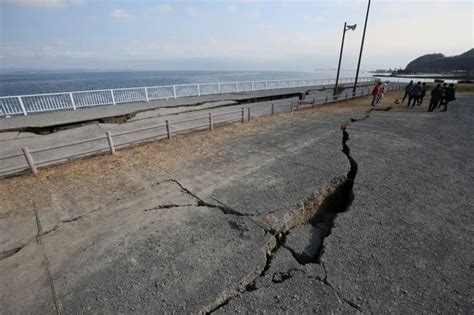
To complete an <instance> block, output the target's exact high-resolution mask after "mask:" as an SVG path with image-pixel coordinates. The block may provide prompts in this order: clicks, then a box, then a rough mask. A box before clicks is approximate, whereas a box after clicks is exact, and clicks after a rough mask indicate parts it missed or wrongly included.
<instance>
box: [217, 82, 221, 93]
mask: <svg viewBox="0 0 474 315" xmlns="http://www.w3.org/2000/svg"><path fill="white" fill-rule="evenodd" d="M217 85H218V87H219V94H221V84H220V83H217Z"/></svg>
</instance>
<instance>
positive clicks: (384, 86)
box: [377, 83, 387, 105]
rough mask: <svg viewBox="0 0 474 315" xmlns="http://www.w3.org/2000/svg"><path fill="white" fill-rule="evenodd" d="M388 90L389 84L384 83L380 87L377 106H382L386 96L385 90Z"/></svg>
mask: <svg viewBox="0 0 474 315" xmlns="http://www.w3.org/2000/svg"><path fill="white" fill-rule="evenodd" d="M386 88H387V83H384V84H383V85H382V86H380V91H379V95H378V96H377V105H378V104H380V105H382V100H383V96H384V95H385V89H386Z"/></svg>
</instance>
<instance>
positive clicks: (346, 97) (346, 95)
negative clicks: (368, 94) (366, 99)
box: [346, 92, 347, 100]
mask: <svg viewBox="0 0 474 315" xmlns="http://www.w3.org/2000/svg"><path fill="white" fill-rule="evenodd" d="M346 100H347V92H346Z"/></svg>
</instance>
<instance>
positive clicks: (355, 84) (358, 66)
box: [352, 0, 370, 95]
mask: <svg viewBox="0 0 474 315" xmlns="http://www.w3.org/2000/svg"><path fill="white" fill-rule="evenodd" d="M369 10H370V0H369V4H368V5H367V14H366V15H365V24H364V32H363V34H362V43H361V44H360V53H359V62H358V63H357V71H356V77H355V82H354V88H353V89H352V95H355V93H356V89H357V79H359V69H360V61H361V59H362V50H364V40H365V30H366V29H367V20H368V19H369Z"/></svg>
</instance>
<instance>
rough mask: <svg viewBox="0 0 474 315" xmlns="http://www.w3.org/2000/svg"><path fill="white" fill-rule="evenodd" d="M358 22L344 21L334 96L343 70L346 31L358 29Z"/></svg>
mask: <svg viewBox="0 0 474 315" xmlns="http://www.w3.org/2000/svg"><path fill="white" fill-rule="evenodd" d="M356 26H357V24H354V25H347V22H344V30H343V32H342V43H341V52H340V54H339V64H338V66H337V75H336V84H335V85H334V92H333V96H336V91H337V84H338V83H339V72H340V71H341V60H342V51H343V50H344V39H345V37H346V32H347V31H348V30H352V31H354V30H355V29H356Z"/></svg>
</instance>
